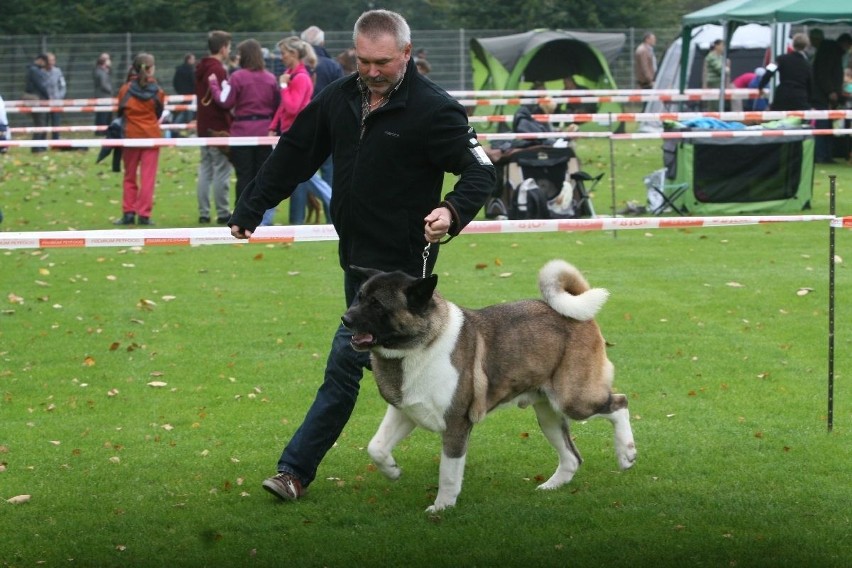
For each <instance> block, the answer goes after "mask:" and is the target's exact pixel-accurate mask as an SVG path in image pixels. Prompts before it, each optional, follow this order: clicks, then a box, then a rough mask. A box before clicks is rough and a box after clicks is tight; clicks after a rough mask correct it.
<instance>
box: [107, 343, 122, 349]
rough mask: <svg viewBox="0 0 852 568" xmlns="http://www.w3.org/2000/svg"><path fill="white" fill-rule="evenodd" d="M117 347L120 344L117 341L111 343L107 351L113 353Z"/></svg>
mask: <svg viewBox="0 0 852 568" xmlns="http://www.w3.org/2000/svg"><path fill="white" fill-rule="evenodd" d="M119 347H121V343H119V342H118V341H113V342H112V343H110V345H109V350H110V351H115V350H117V349H118V348H119Z"/></svg>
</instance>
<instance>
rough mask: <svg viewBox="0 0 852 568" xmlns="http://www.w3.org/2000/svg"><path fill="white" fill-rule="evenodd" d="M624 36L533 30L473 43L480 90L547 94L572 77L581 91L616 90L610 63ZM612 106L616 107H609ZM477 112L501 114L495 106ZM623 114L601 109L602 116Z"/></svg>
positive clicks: (617, 107)
mask: <svg viewBox="0 0 852 568" xmlns="http://www.w3.org/2000/svg"><path fill="white" fill-rule="evenodd" d="M625 41H626V37H625V35H624V34H621V33H583V32H568V31H562V30H532V31H528V32H525V33H520V34H512V35H508V36H499V37H490V38H481V39H480V38H474V39H471V40H470V57H471V67H472V69H473V88H474V89H476V90H501V89H505V90H511V89H529V88H530V87H531V86H532V84H533V83H537V82H541V83H544V85H545V88H547V89H553V90H555V89H563V88H564V87H563V83H562V79H563V78H564V77H572V78H573V79H574V82H575V83H576V84H577V85H578V86H579V87H581V88H586V89H614V88H616V85H615V80H614V79H613V78H612V73H611V72H610V69H609V63H610V62H611V61H613V60H614V59H615V57H616V56H617V55H618V53H619V52H620V51H621V49H622V47H623V46H624V42H625ZM609 104H610V105H612V103H609ZM475 110H477V111H483V110H484V111H485V113H486V114H495V113H496V112H497V111H496V109H495V108H493V107H477V108H476V109H475ZM610 110H612V111H613V112H618V111H619V110H620V105H614V106H612V108H609V107H607V105H601V106H599V107H598V112H609V111H610Z"/></svg>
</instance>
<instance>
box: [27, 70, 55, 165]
mask: <svg viewBox="0 0 852 568" xmlns="http://www.w3.org/2000/svg"><path fill="white" fill-rule="evenodd" d="M46 66H47V55H45V54H43V53H40V54H38V55H37V56H36V57H35V59H33V62H32V63H30V64H29V65H27V82H26V86H25V87H24V100H27V101H46V100H47V99H49V98H50V97H49V96H48V94H47V72H46V71H45V69H44V68H45V67H46ZM30 114H31V115H32V117H33V126H35V127H36V128H40V127H43V126H44V125H45V123H46V121H47V120H46V119H47V115H46V114H45V113H43V112H33V113H30ZM46 137H47V135H46V134H45V133H43V132H35V133H33V140H44V139H45V138H46ZM45 150H47V148H38V147H35V146H34V147H33V148H32V152H33V153H34V154H35V153H38V152H44V151H45Z"/></svg>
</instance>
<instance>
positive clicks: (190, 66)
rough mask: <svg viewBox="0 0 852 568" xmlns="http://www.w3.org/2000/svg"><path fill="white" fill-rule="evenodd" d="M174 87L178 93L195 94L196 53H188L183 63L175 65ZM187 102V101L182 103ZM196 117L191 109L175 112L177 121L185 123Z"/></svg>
mask: <svg viewBox="0 0 852 568" xmlns="http://www.w3.org/2000/svg"><path fill="white" fill-rule="evenodd" d="M172 87H174V89H175V93H177V94H178V95H193V94H195V54H194V53H187V54H186V55H184V56H183V63H181V64H180V65H178V66H177V67H175V74H174V76H173V77H172ZM181 104H187V103H181ZM193 118H195V113H194V112H192V111H191V110H182V111H180V112H178V113H177V114H175V123H177V124H185V123H187V122H190V121H191V120H192V119H193Z"/></svg>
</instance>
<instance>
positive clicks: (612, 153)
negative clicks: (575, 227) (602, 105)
mask: <svg viewBox="0 0 852 568" xmlns="http://www.w3.org/2000/svg"><path fill="white" fill-rule="evenodd" d="M612 126H613V122H612V113H610V114H609V128H610V130H612ZM609 187H610V192H611V193H612V216H613V217H615V148H614V147H613V140H612V136H609ZM612 236H613V238H616V237H617V236H618V231H613V232H612Z"/></svg>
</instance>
